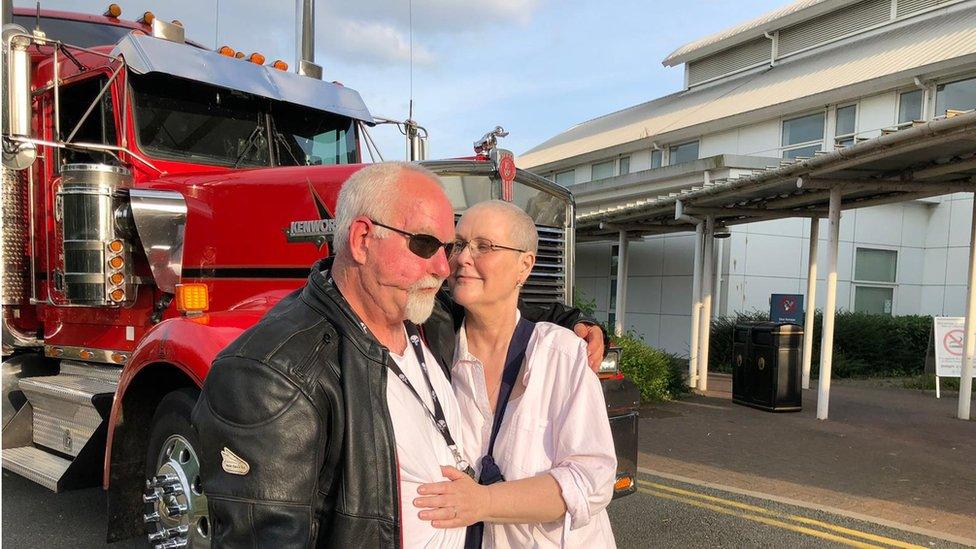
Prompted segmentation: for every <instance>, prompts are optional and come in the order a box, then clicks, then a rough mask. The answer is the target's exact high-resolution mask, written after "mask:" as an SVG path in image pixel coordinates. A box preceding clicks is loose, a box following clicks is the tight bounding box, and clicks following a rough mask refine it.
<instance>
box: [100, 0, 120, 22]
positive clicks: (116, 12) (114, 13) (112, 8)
mask: <svg viewBox="0 0 976 549" xmlns="http://www.w3.org/2000/svg"><path fill="white" fill-rule="evenodd" d="M103 15H105V17H115V18H116V19H118V18H119V16H120V15H122V7H121V6H119V5H118V4H109V5H108V9H106V10H105V13H104V14H103Z"/></svg>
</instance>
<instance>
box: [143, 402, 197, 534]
mask: <svg viewBox="0 0 976 549" xmlns="http://www.w3.org/2000/svg"><path fill="white" fill-rule="evenodd" d="M199 394H200V391H198V390H196V389H179V390H177V391H173V392H172V393H169V394H168V395H166V396H165V397H163V400H162V401H160V403H159V407H158V408H156V413H155V414H154V415H153V420H152V428H151V430H150V434H149V448H148V450H147V452H146V493H145V495H144V496H143V502H144V503H145V504H146V514H145V517H144V518H145V521H146V535H147V537H148V539H149V545H150V547H154V548H155V549H177V548H183V547H188V548H189V547H192V548H193V549H199V548H201V547H210V515H209V512H208V510H207V497H206V496H205V495H204V494H203V483H202V482H201V481H200V460H199V458H198V456H197V448H199V447H200V446H199V444H198V443H197V435H196V432H195V431H194V430H193V428H192V427H191V426H190V413H191V412H192V411H193V406H194V405H195V404H196V402H197V396H198V395H199Z"/></svg>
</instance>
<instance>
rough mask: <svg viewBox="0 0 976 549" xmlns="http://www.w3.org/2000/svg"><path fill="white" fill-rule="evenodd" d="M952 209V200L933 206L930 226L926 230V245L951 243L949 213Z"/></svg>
mask: <svg viewBox="0 0 976 549" xmlns="http://www.w3.org/2000/svg"><path fill="white" fill-rule="evenodd" d="M951 211H952V201H949V200H944V201H943V202H942V203H940V204H937V205H935V206H932V210H931V215H930V216H929V226H928V227H927V229H926V231H925V245H926V246H945V245H947V244H948V243H949V214H950V212H951Z"/></svg>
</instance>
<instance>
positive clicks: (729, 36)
mask: <svg viewBox="0 0 976 549" xmlns="http://www.w3.org/2000/svg"><path fill="white" fill-rule="evenodd" d="M858 1H860V0H797V1H796V2H793V3H792V4H788V5H786V6H783V7H781V8H777V9H775V10H773V11H771V12H768V13H765V14H763V15H760V16H759V17H757V18H755V19H751V20H749V21H746V22H745V23H742V24H740V25H736V26H734V27H731V28H728V29H725V30H723V31H720V32H716V33H715V34H712V35H709V36H706V37H704V38H700V39H698V40H695V41H694V42H690V43H688V44H685V45H684V46H681V47H680V48H678V49H676V50H674V51H673V52H671V55H668V56H667V57H666V58H665V59H664V61H662V63H663V64H664V65H665V66H667V67H673V66H674V65H679V64H681V63H685V62H687V61H689V60H692V59H697V58H700V57H703V56H705V55H708V54H709V53H714V52H716V51H719V50H721V49H725V48H729V47H731V46H733V45H735V44H738V43H740V42H745V41H746V40H750V39H752V38H756V37H757V36H762V35H763V33H765V32H771V31H773V30H776V29H779V28H782V27H784V26H786V25H793V24H796V23H798V22H800V21H804V20H806V19H810V18H813V17H816V16H817V15H821V14H824V13H827V12H828V11H833V10H836V9H837V8H839V7H841V6H845V5H847V4H853V3H855V2H858Z"/></svg>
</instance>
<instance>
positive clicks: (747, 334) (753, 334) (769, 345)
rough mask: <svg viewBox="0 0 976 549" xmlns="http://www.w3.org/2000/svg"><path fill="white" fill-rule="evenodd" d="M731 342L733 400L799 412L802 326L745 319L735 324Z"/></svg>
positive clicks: (800, 400) (781, 410)
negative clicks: (746, 320) (745, 320)
mask: <svg viewBox="0 0 976 549" xmlns="http://www.w3.org/2000/svg"><path fill="white" fill-rule="evenodd" d="M732 342H733V343H732V361H733V362H732V401H733V402H735V403H737V404H744V405H746V406H752V407H754V408H759V409H762V410H767V411H770V412H798V411H800V410H801V408H802V392H801V390H800V357H801V353H802V347H803V328H802V327H800V326H798V325H796V324H789V323H782V322H748V323H745V322H744V323H740V324H737V325H736V326H735V328H734V331H733V336H732Z"/></svg>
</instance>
